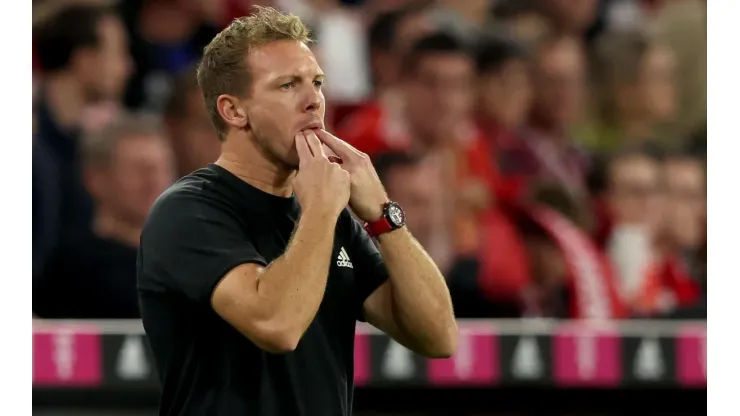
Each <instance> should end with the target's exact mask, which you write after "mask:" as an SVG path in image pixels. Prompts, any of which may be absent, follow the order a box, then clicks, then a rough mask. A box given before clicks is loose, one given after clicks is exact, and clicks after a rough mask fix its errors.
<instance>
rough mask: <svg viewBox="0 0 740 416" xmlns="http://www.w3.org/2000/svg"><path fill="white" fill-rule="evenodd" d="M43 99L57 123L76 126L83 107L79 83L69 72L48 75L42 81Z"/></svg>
mask: <svg viewBox="0 0 740 416" xmlns="http://www.w3.org/2000/svg"><path fill="white" fill-rule="evenodd" d="M44 99H45V101H46V103H47V105H48V106H49V111H51V113H52V114H53V115H54V119H55V121H56V123H57V124H59V125H60V126H62V127H76V126H77V125H79V123H80V119H81V118H82V112H83V110H84V108H85V96H84V93H83V91H82V88H81V86H80V83H79V82H78V81H77V80H75V79H74V78H73V77H72V76H71V75H69V74H55V75H50V76H49V78H48V79H47V80H46V81H45V82H44Z"/></svg>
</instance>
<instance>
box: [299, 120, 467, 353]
mask: <svg viewBox="0 0 740 416" xmlns="http://www.w3.org/2000/svg"><path fill="white" fill-rule="evenodd" d="M312 134H314V133H312ZM315 134H316V135H318V138H319V140H321V142H323V143H324V144H325V145H326V146H327V147H329V148H330V149H331V150H332V151H333V152H334V153H335V154H336V155H337V156H339V157H340V158H341V159H342V168H343V169H345V170H346V171H347V172H349V174H350V177H351V195H350V199H349V204H350V207H351V208H352V211H354V213H355V214H356V215H357V216H358V217H359V218H360V219H362V220H363V221H375V220H377V219H378V218H380V217H381V215H382V214H383V205H384V204H385V203H386V202H387V201H388V196H387V195H386V193H385V189H384V188H383V184H382V183H381V182H380V178H379V177H378V174H377V172H375V168H374V167H373V165H372V163H371V161H370V158H369V157H368V155H366V154H364V153H362V152H360V151H358V150H357V149H355V148H354V147H352V146H351V145H349V144H347V143H346V142H344V141H342V140H341V139H338V138H336V137H334V136H332V135H331V134H329V133H327V132H326V131H323V130H317V131H315ZM360 228H361V227H360ZM356 236H358V237H359V238H360V239H361V240H360V241H359V242H358V243H357V245H356V247H357V249H358V253H359V254H360V255H361V256H363V257H366V258H372V257H379V256H377V249H375V247H374V246H373V244H372V241H371V240H370V238H369V236H368V235H367V233H365V232H364V230H360V231H358V232H357V233H356ZM378 242H379V243H380V252H381V254H382V260H381V259H377V261H376V262H375V265H376V266H377V267H374V268H373V269H372V270H367V271H366V272H367V273H370V274H376V275H383V274H385V273H383V272H385V269H387V272H388V275H389V279H388V281H387V282H385V283H383V284H382V285H381V286H380V287H378V288H377V289H376V290H375V291H374V292H373V293H372V294H371V295H370V296H368V298H367V299H363V301H364V303H363V310H364V314H365V318H366V319H367V321H368V322H370V323H371V324H373V325H374V326H376V327H377V328H379V329H380V330H382V331H384V332H386V333H387V334H389V335H390V336H392V337H393V338H394V339H396V340H397V341H399V342H400V343H402V344H404V345H405V346H407V347H408V348H410V349H411V350H413V351H414V352H416V353H418V354H421V355H424V356H427V357H440V358H441V357H449V356H451V355H452V354H454V353H455V350H456V348H457V324H456V323H455V316H454V314H453V312H452V301H451V300H450V292H449V291H448V289H447V284H446V282H445V280H444V278H443V277H442V273H440V271H439V269H438V268H437V266H436V265H435V264H434V262H433V261H432V259H431V258H430V257H429V255H427V253H426V252H425V251H424V249H423V248H422V247H421V245H420V244H419V243H418V242H417V241H416V240H415V239H414V238H413V237H412V236H411V234H410V233H409V232H408V230H406V229H405V228H401V229H398V230H395V231H391V232H388V233H385V234H383V235H381V236H379V238H378ZM383 263H385V265H383ZM368 277H370V279H369V280H375V279H377V278H378V276H368ZM383 277H384V276H383Z"/></svg>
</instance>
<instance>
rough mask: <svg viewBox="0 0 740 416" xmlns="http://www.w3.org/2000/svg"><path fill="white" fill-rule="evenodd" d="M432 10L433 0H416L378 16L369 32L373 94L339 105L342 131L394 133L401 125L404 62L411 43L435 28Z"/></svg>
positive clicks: (338, 122)
mask: <svg viewBox="0 0 740 416" xmlns="http://www.w3.org/2000/svg"><path fill="white" fill-rule="evenodd" d="M430 10H431V8H430V2H429V1H426V0H415V1H412V2H410V3H409V4H408V5H405V6H402V7H397V8H394V9H391V10H389V11H385V12H382V13H380V14H379V15H378V16H377V17H376V18H375V20H374V21H373V22H372V24H371V25H370V29H369V33H368V40H369V52H370V69H371V71H370V72H371V74H372V82H373V86H374V93H373V97H372V99H370V100H369V101H368V102H366V103H364V104H362V105H359V106H357V105H343V106H342V105H340V106H337V107H336V108H335V109H334V111H333V112H332V114H333V120H332V121H333V122H334V123H335V125H337V126H338V127H339V130H341V131H345V130H349V129H351V130H353V131H366V130H367V131H375V130H387V131H389V132H394V131H396V130H398V129H400V128H401V127H400V126H401V125H402V124H403V121H402V117H403V115H402V106H403V97H402V91H400V89H399V83H400V81H401V68H402V65H401V62H402V60H403V57H404V56H405V55H406V53H407V52H408V49H409V48H410V47H411V45H412V44H413V43H414V42H415V41H416V40H417V39H418V38H420V37H422V36H424V35H425V34H427V33H429V32H431V31H432V30H433V29H434V26H433V22H432V20H431V19H430V17H429V11H430ZM341 137H344V136H341Z"/></svg>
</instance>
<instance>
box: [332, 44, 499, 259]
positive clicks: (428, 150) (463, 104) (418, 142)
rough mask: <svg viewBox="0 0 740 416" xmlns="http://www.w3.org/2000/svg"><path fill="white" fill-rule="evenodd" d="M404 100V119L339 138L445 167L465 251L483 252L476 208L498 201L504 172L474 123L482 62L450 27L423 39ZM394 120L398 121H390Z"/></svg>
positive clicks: (356, 122)
mask: <svg viewBox="0 0 740 416" xmlns="http://www.w3.org/2000/svg"><path fill="white" fill-rule="evenodd" d="M403 68H404V73H403V85H402V88H403V92H404V96H403V102H404V106H403V108H402V109H401V110H399V113H398V114H396V117H390V118H386V119H385V121H386V122H381V121H382V120H383V119H378V118H373V117H365V118H353V120H352V122H350V123H347V124H346V125H345V126H344V128H343V129H340V131H339V132H338V133H339V134H338V136H339V137H341V138H343V139H344V140H346V141H347V142H349V143H350V144H352V145H353V146H355V147H356V148H357V149H358V150H360V151H363V152H365V153H367V154H369V155H371V156H373V155H377V154H381V153H386V152H410V153H413V154H416V155H418V156H420V157H423V158H424V159H427V161H428V162H429V163H433V164H436V165H437V166H438V168H439V169H441V170H442V172H443V176H442V177H443V178H444V182H443V183H441V184H440V186H441V187H442V188H443V189H444V190H445V192H446V193H447V194H448V195H452V197H450V198H447V203H446V205H447V211H448V212H449V213H450V215H449V218H450V221H451V222H452V223H453V224H452V225H451V227H452V228H453V229H455V230H456V231H455V232H453V235H454V236H455V237H454V239H455V242H454V245H455V247H456V251H458V252H473V251H475V250H476V249H477V245H478V237H477V220H476V215H477V214H476V213H477V212H480V211H481V210H483V209H486V208H487V207H488V206H490V204H491V202H492V196H493V189H494V184H495V182H496V179H495V178H496V170H495V168H494V166H493V164H492V161H491V157H490V155H491V151H490V148H489V146H488V143H487V141H486V139H485V136H484V135H483V134H482V132H481V131H480V130H479V129H478V128H477V126H476V125H475V123H474V120H473V117H472V115H473V106H474V103H475V94H474V90H473V82H474V76H475V75H474V72H475V68H474V62H473V59H472V54H471V51H470V49H469V48H468V47H467V45H466V44H465V43H464V42H462V41H461V40H459V39H458V38H456V37H455V36H454V35H451V34H449V33H446V32H435V33H433V34H430V35H427V36H426V37H423V38H422V39H420V40H419V41H417V42H416V43H415V44H414V45H413V46H412V48H411V50H410V52H409V53H408V54H407V56H406V58H405V61H404V65H403ZM391 119H395V120H398V122H395V123H391V122H388V121H389V120H391Z"/></svg>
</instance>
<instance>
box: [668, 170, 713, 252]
mask: <svg viewBox="0 0 740 416" xmlns="http://www.w3.org/2000/svg"><path fill="white" fill-rule="evenodd" d="M663 177H664V180H665V184H666V191H667V192H666V198H667V201H666V202H667V203H666V204H665V208H666V215H665V223H664V224H665V226H666V231H668V232H669V233H670V236H671V239H672V240H673V241H674V242H676V243H677V244H678V245H679V246H681V247H683V248H696V247H698V246H699V244H700V243H701V241H700V240H701V238H702V229H703V227H704V219H705V217H704V215H705V204H706V178H705V177H704V171H703V169H702V167H701V165H699V163H698V162H697V161H694V160H690V159H679V160H671V161H668V162H666V163H665V164H664V166H663Z"/></svg>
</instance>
